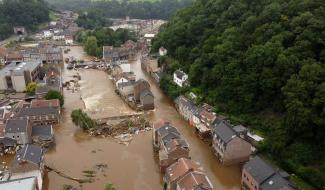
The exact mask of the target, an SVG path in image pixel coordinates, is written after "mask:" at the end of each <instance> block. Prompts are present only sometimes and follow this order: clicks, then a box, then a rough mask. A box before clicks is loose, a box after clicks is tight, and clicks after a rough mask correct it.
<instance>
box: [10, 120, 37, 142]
mask: <svg viewBox="0 0 325 190" xmlns="http://www.w3.org/2000/svg"><path fill="white" fill-rule="evenodd" d="M31 133H32V126H31V123H30V122H29V120H28V119H27V118H25V119H9V120H8V121H7V123H6V126H5V137H7V138H11V139H14V140H16V141H17V144H20V145H22V144H29V143H31V141H32V139H31Z"/></svg>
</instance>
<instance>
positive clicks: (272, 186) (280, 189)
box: [261, 173, 295, 190]
mask: <svg viewBox="0 0 325 190" xmlns="http://www.w3.org/2000/svg"><path fill="white" fill-rule="evenodd" d="M261 189H263V190H293V189H295V188H294V187H293V185H292V184H291V183H290V181H288V180H287V179H284V178H283V177H282V176H281V175H280V174H278V173H275V174H274V175H273V176H272V177H270V178H268V179H267V180H266V181H265V182H263V183H262V185H261Z"/></svg>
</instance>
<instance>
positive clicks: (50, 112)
mask: <svg viewBox="0 0 325 190" xmlns="http://www.w3.org/2000/svg"><path fill="white" fill-rule="evenodd" d="M16 117H17V118H19V119H23V118H29V119H30V121H31V122H32V124H33V125H56V124H58V123H59V120H60V112H59V111H58V109H57V108H54V107H33V108H22V109H21V111H20V112H19V113H18V115H17V116H16Z"/></svg>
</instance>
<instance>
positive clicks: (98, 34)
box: [77, 28, 136, 57]
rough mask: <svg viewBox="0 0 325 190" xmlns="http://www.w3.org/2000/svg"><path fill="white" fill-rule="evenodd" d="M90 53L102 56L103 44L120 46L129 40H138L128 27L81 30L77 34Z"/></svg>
mask: <svg viewBox="0 0 325 190" xmlns="http://www.w3.org/2000/svg"><path fill="white" fill-rule="evenodd" d="M77 40H78V41H79V42H81V43H82V44H83V46H84V49H85V51H86V53H87V54H88V55H92V56H97V57H102V52H103V46H114V47H119V46H121V45H122V44H124V43H125V42H126V41H128V40H133V41H135V40H136V35H135V33H134V32H132V31H130V30H127V29H117V30H116V31H114V30H113V29H111V28H97V29H95V30H85V31H81V32H79V33H78V35H77Z"/></svg>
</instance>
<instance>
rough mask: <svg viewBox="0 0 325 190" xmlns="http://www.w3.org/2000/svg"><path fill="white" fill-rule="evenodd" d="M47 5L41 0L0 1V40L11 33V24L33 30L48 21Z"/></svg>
mask: <svg viewBox="0 0 325 190" xmlns="http://www.w3.org/2000/svg"><path fill="white" fill-rule="evenodd" d="M49 20H50V18H49V7H48V4H47V3H46V2H44V1H43V0H2V1H0V40H1V39H4V38H6V37H8V36H9V35H10V34H12V33H13V26H24V27H26V29H29V30H34V29H36V27H37V26H38V24H40V23H43V22H47V21H49Z"/></svg>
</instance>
